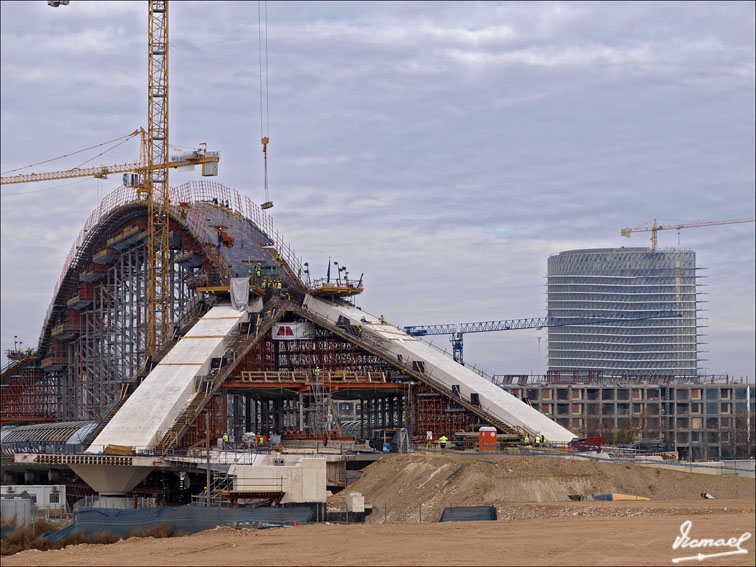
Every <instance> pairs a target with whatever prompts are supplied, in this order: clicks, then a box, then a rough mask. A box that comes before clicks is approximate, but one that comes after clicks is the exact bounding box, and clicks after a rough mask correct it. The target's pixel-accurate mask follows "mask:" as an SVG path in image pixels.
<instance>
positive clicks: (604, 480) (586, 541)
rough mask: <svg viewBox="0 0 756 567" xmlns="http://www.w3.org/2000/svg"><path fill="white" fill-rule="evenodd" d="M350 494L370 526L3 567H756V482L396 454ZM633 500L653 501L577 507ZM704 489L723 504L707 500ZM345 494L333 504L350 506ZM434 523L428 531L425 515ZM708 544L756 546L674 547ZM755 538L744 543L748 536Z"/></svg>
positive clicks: (13, 559) (158, 544)
mask: <svg viewBox="0 0 756 567" xmlns="http://www.w3.org/2000/svg"><path fill="white" fill-rule="evenodd" d="M349 490H355V491H360V492H362V493H363V494H364V495H365V497H366V501H367V502H370V503H372V504H373V513H372V514H371V515H370V516H368V518H367V520H368V523H366V524H361V525H355V524H351V525H339V524H310V525H304V526H296V527H293V528H280V529H269V530H241V531H237V530H233V529H231V528H218V529H216V530H211V531H207V532H203V533H200V534H195V535H193V536H187V537H177V538H171V539H152V538H142V539H137V538H131V539H128V540H125V541H119V542H117V543H115V544H112V545H86V544H85V545H77V546H69V547H67V548H65V549H62V550H56V551H46V552H41V551H35V550H30V551H24V552H21V553H18V554H16V555H13V556H10V557H3V561H2V563H3V567H6V566H12V565H56V566H58V565H61V566H62V565H191V566H195V565H196V566H199V565H673V564H674V563H673V562H672V559H673V558H686V557H693V556H696V558H695V559H692V560H684V561H682V562H681V564H691V563H695V564H703V565H753V564H754V553H755V551H754V539H755V538H754V535H756V516H755V515H754V514H755V512H756V487H755V486H754V479H748V478H741V477H733V476H709V475H701V474H694V473H686V472H678V471H666V470H657V469H651V468H645V467H640V466H637V465H626V464H624V463H597V462H592V461H572V460H565V459H557V458H552V457H529V456H528V457H508V456H492V457H490V458H489V457H488V456H485V457H482V456H477V457H468V456H461V455H437V454H434V455H430V454H429V455H422V454H421V455H390V456H387V457H386V458H384V459H382V460H381V461H378V462H376V463H374V464H372V465H371V466H369V467H367V468H366V469H365V470H364V472H363V474H362V476H361V478H360V479H359V480H358V481H357V482H356V483H354V484H352V485H351V486H350V487H349ZM601 492H620V493H625V494H635V495H639V496H646V497H649V498H651V500H650V501H637V502H622V501H620V502H605V501H580V502H573V501H570V500H569V499H568V498H567V494H595V493H601ZM701 492H708V493H710V494H712V495H714V496H715V499H714V500H704V499H702V498H701V497H700V494H701ZM340 499H341V495H336V496H334V497H333V498H332V499H331V500H332V504H338V502H339V500H340ZM490 504H495V505H496V506H497V508H498V511H499V520H498V521H495V522H493V521H492V522H457V523H443V524H441V523H439V522H438V519H439V517H440V515H441V512H442V511H443V508H444V507H446V506H464V505H490ZM420 514H422V520H423V522H422V523H419V522H418V520H419V516H420ZM686 521H690V522H692V525H691V528H690V531H689V533H688V535H689V537H691V538H695V539H701V538H709V539H714V540H716V539H724V540H728V539H730V538H740V537H741V535H742V534H744V533H750V534H751V537H749V538H748V539H747V540H745V541H744V543H743V544H742V549H743V550H745V551H746V553H740V554H737V555H728V556H724V557H717V558H705V559H703V560H702V561H700V562H699V561H698V558H697V554H698V552H699V551H700V552H702V553H715V552H720V553H721V552H723V551H732V549H733V548H725V547H720V548H717V549H698V548H685V549H673V544H674V542H675V539H676V538H677V537H678V536H680V535H681V525H682V524H683V523H684V522H686ZM743 537H745V536H743Z"/></svg>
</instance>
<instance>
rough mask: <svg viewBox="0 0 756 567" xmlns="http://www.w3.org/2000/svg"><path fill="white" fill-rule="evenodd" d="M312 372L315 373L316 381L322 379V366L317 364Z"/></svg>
mask: <svg viewBox="0 0 756 567" xmlns="http://www.w3.org/2000/svg"><path fill="white" fill-rule="evenodd" d="M312 373H313V374H314V375H315V381H316V382H317V381H318V380H319V379H320V368H318V367H317V366H316V367H315V370H313V371H312Z"/></svg>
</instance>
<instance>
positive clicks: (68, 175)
mask: <svg viewBox="0 0 756 567" xmlns="http://www.w3.org/2000/svg"><path fill="white" fill-rule="evenodd" d="M138 135H141V136H142V148H143V150H142V151H143V152H144V151H145V150H144V148H145V147H146V144H147V138H146V137H147V132H145V130H144V128H137V129H136V130H134V131H133V132H132V133H131V134H128V136H126V137H127V138H130V137H134V136H138ZM219 161H220V154H219V153H218V152H209V151H207V150H206V149H205V148H198V149H197V150H195V151H192V152H188V153H184V154H179V155H175V156H171V159H170V160H169V161H168V163H167V164H165V165H166V166H167V167H169V168H171V169H176V168H179V167H180V168H182V169H183V168H185V167H193V166H195V165H201V166H202V175H203V176H204V177H209V176H214V175H218V166H217V164H218V162H219ZM158 166H160V167H163V164H158V165H155V166H153V167H158ZM145 170H146V168H145V166H144V165H143V164H142V163H140V162H138V161H135V162H131V163H122V164H117V165H98V166H95V167H86V168H78V167H75V168H72V169H64V170H61V171H47V172H44V173H27V174H21V175H8V176H5V177H0V185H11V184H14V183H36V182H39V181H53V180H56V179H73V178H76V177H94V178H95V179H107V178H108V175H112V174H117V173H122V174H123V184H124V185H125V186H127V187H142V186H144V173H145Z"/></svg>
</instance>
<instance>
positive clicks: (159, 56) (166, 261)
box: [2, 0, 218, 356]
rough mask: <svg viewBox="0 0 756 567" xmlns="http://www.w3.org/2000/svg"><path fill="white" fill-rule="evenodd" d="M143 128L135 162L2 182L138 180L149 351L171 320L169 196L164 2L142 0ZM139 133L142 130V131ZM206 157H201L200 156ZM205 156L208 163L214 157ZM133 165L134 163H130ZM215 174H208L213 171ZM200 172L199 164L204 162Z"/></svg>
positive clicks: (56, 1) (55, 0)
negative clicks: (119, 176)
mask: <svg viewBox="0 0 756 567" xmlns="http://www.w3.org/2000/svg"><path fill="white" fill-rule="evenodd" d="M48 4H49V5H50V6H53V7H56V8H57V7H59V6H62V5H63V6H64V5H67V4H68V2H67V1H66V0H48ZM147 14H148V18H147V58H148V70H147V131H146V134H144V133H143V135H142V151H141V156H140V159H139V164H138V165H137V164H124V165H120V166H105V167H100V168H89V169H86V170H81V169H74V170H69V171H68V172H53V173H49V174H31V175H27V176H14V178H3V179H2V183H3V184H5V183H22V182H28V181H43V180H47V179H63V178H65V177H82V176H85V177H86V176H90V175H93V176H94V177H104V176H106V175H107V174H108V173H117V172H125V171H129V170H132V169H133V170H135V171H137V172H138V173H139V174H140V175H138V180H137V181H136V182H135V183H132V184H131V185H133V186H135V187H136V188H137V191H138V192H139V193H140V194H141V195H142V196H143V197H144V198H145V199H146V200H147V209H148V211H147V215H148V220H147V237H148V238H147V249H148V253H147V254H148V255H147V258H148V259H147V279H148V281H147V355H148V356H149V355H152V354H154V353H155V352H156V351H157V350H158V349H159V348H160V346H161V344H162V343H163V342H164V341H165V340H166V339H167V338H168V336H169V332H170V324H171V312H170V311H171V305H170V297H171V290H170V270H171V262H170V249H169V232H170V227H169V220H170V216H169V213H170V195H169V191H168V188H169V185H168V170H169V168H171V167H178V166H179V165H191V164H189V163H178V164H177V165H173V164H172V163H171V162H170V161H169V159H168V148H169V146H168V46H169V44H168V0H147ZM142 132H144V131H142ZM205 157H208V156H203V159H204V158H205ZM213 157H214V158H215V159H212V158H211V159H207V160H206V161H204V162H200V161H195V162H194V163H209V162H211V161H218V160H217V153H216V154H215V156H213ZM135 165H136V167H134V166H135ZM215 174H216V173H208V175H215ZM203 175H205V172H204V166H203Z"/></svg>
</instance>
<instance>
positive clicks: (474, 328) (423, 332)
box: [404, 311, 681, 364]
mask: <svg viewBox="0 0 756 567" xmlns="http://www.w3.org/2000/svg"><path fill="white" fill-rule="evenodd" d="M680 316H681V315H680V314H679V313H676V312H674V311H654V312H651V313H646V314H644V315H627V314H624V313H612V314H607V315H606V316H605V317H530V318H525V319H505V320H502V321H479V322H476V323H451V324H442V325H410V326H406V327H404V332H405V333H407V334H408V335H411V336H413V337H424V336H428V335H451V337H450V338H449V341H450V342H451V344H452V353H453V356H454V360H456V361H457V362H459V363H460V364H462V362H463V360H462V350H463V337H464V334H465V333H487V332H490V331H514V330H517V329H541V328H543V327H567V326H572V325H594V324H596V323H615V322H618V321H645V320H646V319H674V318H677V317H680Z"/></svg>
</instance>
